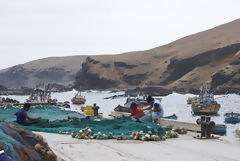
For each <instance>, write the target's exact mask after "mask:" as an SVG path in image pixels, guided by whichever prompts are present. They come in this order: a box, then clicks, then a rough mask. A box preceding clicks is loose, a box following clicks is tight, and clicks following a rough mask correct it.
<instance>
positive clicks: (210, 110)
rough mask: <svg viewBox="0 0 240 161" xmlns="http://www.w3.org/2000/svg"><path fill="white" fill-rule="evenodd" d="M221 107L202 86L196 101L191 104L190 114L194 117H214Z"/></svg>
mask: <svg viewBox="0 0 240 161" xmlns="http://www.w3.org/2000/svg"><path fill="white" fill-rule="evenodd" d="M220 107H221V105H220V104H218V103H217V102H216V101H215V100H214V96H213V94H210V93H209V90H208V88H207V87H204V86H202V87H201V89H200V94H199V97H198V98H197V101H195V102H192V112H193V114H195V115H216V114H217V113H218V111H219V109H220Z"/></svg>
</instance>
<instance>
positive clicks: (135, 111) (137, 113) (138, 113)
mask: <svg viewBox="0 0 240 161" xmlns="http://www.w3.org/2000/svg"><path fill="white" fill-rule="evenodd" d="M130 109H131V115H130V117H131V116H134V117H135V118H140V117H143V116H144V111H143V110H142V108H140V107H138V106H137V104H136V103H135V102H132V103H131V105H130Z"/></svg>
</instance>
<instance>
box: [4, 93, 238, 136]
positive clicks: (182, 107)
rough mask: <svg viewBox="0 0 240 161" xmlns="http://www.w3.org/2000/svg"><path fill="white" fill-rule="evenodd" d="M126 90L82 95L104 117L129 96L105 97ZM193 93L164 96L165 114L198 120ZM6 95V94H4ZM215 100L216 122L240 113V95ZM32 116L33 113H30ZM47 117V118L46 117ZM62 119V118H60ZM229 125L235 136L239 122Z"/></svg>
mask: <svg viewBox="0 0 240 161" xmlns="http://www.w3.org/2000/svg"><path fill="white" fill-rule="evenodd" d="M75 94H76V91H70V92H62V93H52V98H56V99H57V100H58V101H59V102H64V101H69V102H71V98H72V97H74V95H75ZM121 94H124V92H115V93H112V92H111V91H87V92H82V95H83V96H85V98H86V104H85V105H92V104H93V103H97V105H98V106H100V111H99V112H100V113H103V116H104V117H107V116H108V115H109V114H110V112H111V111H113V109H114V108H115V107H116V106H117V105H119V104H120V105H124V103H125V102H126V98H127V97H118V98H116V99H104V98H105V97H110V96H113V95H121ZM193 96H194V95H193V94H178V93H173V94H170V95H168V96H164V97H162V105H163V107H164V115H165V116H168V115H172V114H173V113H175V114H176V115H177V116H178V120H181V121H187V122H193V123H195V122H196V119H197V118H199V116H193V115H192V113H191V106H190V105H187V99H188V97H193ZM3 97H6V96H3ZM9 97H11V98H13V99H17V100H19V101H20V102H25V101H26V99H27V98H28V97H29V96H9ZM215 100H216V101H217V102H218V103H219V104H221V108H220V110H219V112H218V114H219V115H218V116H212V117H211V120H212V121H215V123H216V124H224V113H226V112H237V113H240V95H237V94H228V95H216V96H215ZM81 106H83V105H80V106H78V105H72V104H71V109H72V110H77V111H81V110H80V107H81ZM29 115H30V116H31V113H29ZM46 119H47V118H46ZM59 119H61V118H59ZM226 125H227V136H230V137H235V130H236V129H240V123H239V124H226Z"/></svg>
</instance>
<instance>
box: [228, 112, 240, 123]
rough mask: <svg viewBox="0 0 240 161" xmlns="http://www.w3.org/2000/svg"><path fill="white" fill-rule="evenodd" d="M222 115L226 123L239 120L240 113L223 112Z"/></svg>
mask: <svg viewBox="0 0 240 161" xmlns="http://www.w3.org/2000/svg"><path fill="white" fill-rule="evenodd" d="M224 116H225V122H226V123H231V124H236V123H239V122H240V113H234V112H231V113H225V114H224Z"/></svg>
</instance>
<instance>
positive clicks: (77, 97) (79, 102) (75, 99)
mask: <svg viewBox="0 0 240 161" xmlns="http://www.w3.org/2000/svg"><path fill="white" fill-rule="evenodd" d="M71 101H72V103H73V104H77V105H82V104H85V102H86V99H85V97H84V96H82V95H81V93H80V92H78V93H77V94H76V95H75V96H74V97H73V98H72V99H71Z"/></svg>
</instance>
